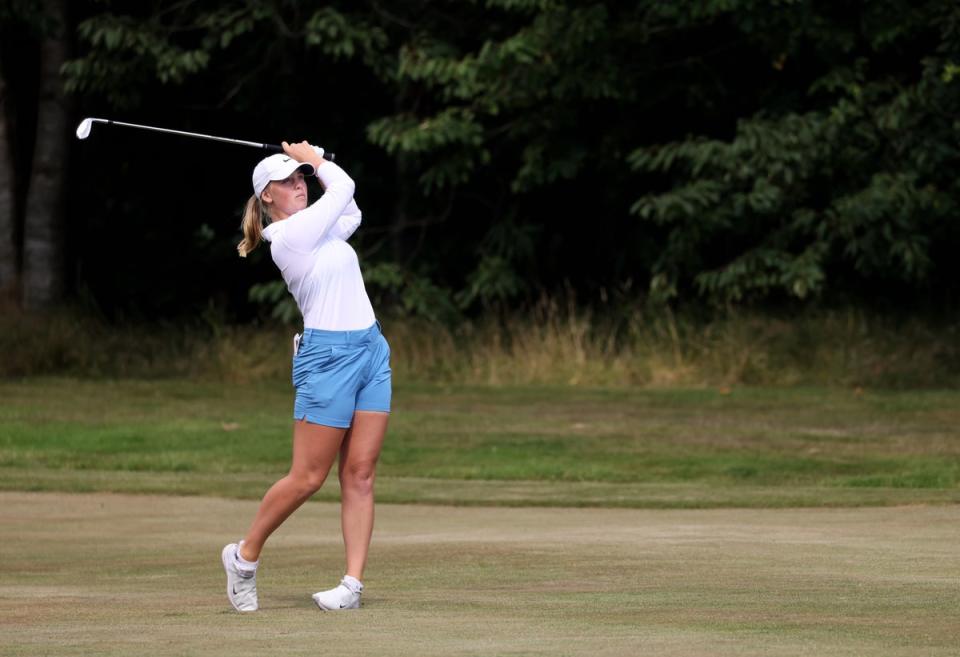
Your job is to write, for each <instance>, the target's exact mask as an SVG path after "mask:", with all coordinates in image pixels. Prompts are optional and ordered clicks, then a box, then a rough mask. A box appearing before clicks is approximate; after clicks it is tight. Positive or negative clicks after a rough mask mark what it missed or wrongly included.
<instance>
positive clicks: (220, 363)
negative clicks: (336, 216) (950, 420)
mask: <svg viewBox="0 0 960 657" xmlns="http://www.w3.org/2000/svg"><path fill="white" fill-rule="evenodd" d="M383 324H384V330H385V333H386V335H387V337H388V338H389V340H390V343H391V347H392V350H393V358H392V365H393V369H394V373H395V377H396V380H397V381H400V382H440V383H461V384H481V385H484V384H489V385H500V384H510V385H522V384H554V385H574V386H576V385H583V386H643V387H670V386H685V387H691V386H692V387H696V386H733V385H774V386H793V385H826V386H863V387H897V388H904V387H954V386H957V385H958V384H960V322H957V321H954V322H944V321H934V320H931V319H924V318H917V317H911V318H889V317H881V316H877V315H872V314H870V313H866V312H863V311H859V310H844V311H830V312H826V311H821V312H808V313H804V314H800V315H797V316H794V317H790V318H785V317H780V316H773V315H770V314H762V313H742V314H732V315H727V316H724V317H718V318H714V319H711V320H709V321H703V320H695V319H692V318H689V317H683V316H681V317H677V316H675V315H674V314H673V313H672V312H671V311H670V310H669V309H661V310H659V311H658V310H650V309H646V308H643V307H639V306H638V307H636V308H630V309H628V310H627V311H626V312H623V311H621V312H619V313H617V315H616V317H614V316H613V314H612V313H611V314H610V316H598V315H597V314H595V313H593V312H592V311H590V310H585V309H583V308H579V307H577V305H576V304H575V303H573V302H572V301H563V302H561V301H558V300H557V299H543V300H541V301H540V302H539V303H538V304H536V305H535V306H534V307H533V308H531V309H529V310H527V311H525V312H517V313H513V314H507V315H504V316H497V317H494V316H489V317H483V318H481V319H479V320H476V321H471V322H464V323H462V324H460V325H459V326H456V327H452V328H451V327H448V326H444V325H440V324H437V323H433V322H428V321H425V320H422V319H416V318H384V319H383ZM294 331H295V329H294V328H291V327H283V326H276V325H270V326H259V325H242V326H229V325H222V324H219V323H216V322H214V323H211V322H205V323H204V322H198V323H196V324H193V325H189V326H185V325H182V324H175V323H169V324H164V325H160V326H157V325H151V326H138V325H124V326H112V325H108V324H106V323H104V322H102V321H98V320H95V319H92V318H89V317H84V316H82V315H78V314H75V313H69V312H63V313H54V314H50V315H46V316H27V315H23V314H20V313H17V312H12V311H8V312H5V313H3V314H2V316H0V354H2V356H0V376H3V377H8V378H9V377H21V376H34V375H68V376H82V377H120V378H125V377H132V378H145V377H146V378H151V377H190V378H196V379H202V380H213V381H215V380H228V381H234V382H254V381H265V380H283V379H285V378H287V377H288V376H289V372H290V355H291V348H292V347H291V336H292V334H293V333H294Z"/></svg>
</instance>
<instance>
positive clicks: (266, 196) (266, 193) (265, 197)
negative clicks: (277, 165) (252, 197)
mask: <svg viewBox="0 0 960 657" xmlns="http://www.w3.org/2000/svg"><path fill="white" fill-rule="evenodd" d="M260 200H261V201H263V202H264V203H273V197H272V196H270V183H267V186H266V187H264V188H263V191H262V192H260Z"/></svg>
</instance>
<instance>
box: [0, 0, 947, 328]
mask: <svg viewBox="0 0 960 657" xmlns="http://www.w3.org/2000/svg"><path fill="white" fill-rule="evenodd" d="M58 7H59V10H58ZM0 19H2V27H0V29H2V35H3V43H2V46H0V56H2V72H3V77H4V79H5V81H6V93H5V95H4V117H5V120H6V122H7V126H8V130H7V133H6V134H7V135H8V139H7V141H8V144H6V145H5V146H4V147H5V148H7V149H8V151H9V152H11V153H12V160H11V161H12V169H13V173H14V181H15V182H14V187H13V188H14V190H15V192H16V193H15V194H14V197H15V199H14V204H13V206H12V208H7V209H4V210H3V211H4V212H6V213H7V216H8V220H7V222H6V223H7V224H10V225H11V227H12V228H11V229H10V233H11V235H12V237H11V238H10V241H11V242H12V244H13V245H14V248H13V249H12V252H13V253H14V256H13V257H14V259H15V261H16V265H17V266H16V269H17V271H18V272H21V271H24V270H25V269H24V268H25V261H26V260H27V259H28V256H27V255H26V254H27V253H28V251H27V250H26V249H25V248H24V246H23V243H24V235H25V234H26V233H27V232H28V227H29V226H30V222H31V221H32V218H31V217H32V214H31V213H32V210H31V206H30V203H29V202H28V201H27V198H28V189H29V187H30V184H31V178H32V175H33V174H32V173H31V171H32V168H31V164H32V163H33V161H34V160H35V159H36V158H37V153H38V152H40V149H42V148H44V147H43V146H42V142H41V141H40V140H38V139H37V138H36V137H35V135H36V134H37V130H38V127H39V125H40V124H41V123H42V121H41V120H40V119H38V118H37V117H38V115H39V112H38V108H39V107H41V106H42V104H43V103H42V94H41V93H40V89H41V88H42V86H43V76H44V73H43V68H42V67H41V61H42V60H43V57H44V52H45V47H46V46H45V44H48V43H49V40H50V39H57V40H60V41H61V42H63V43H65V44H66V45H67V48H68V52H69V56H68V58H67V60H66V61H65V63H64V64H63V66H62V67H61V73H60V78H59V82H60V83H61V84H64V85H65V88H66V90H67V92H68V93H67V95H66V96H64V99H63V100H62V102H61V103H60V106H61V108H62V110H63V112H64V113H65V114H66V115H67V116H68V117H69V121H67V123H68V124H69V126H71V127H72V126H75V125H76V124H77V122H79V120H80V119H81V118H82V117H85V116H103V117H108V118H114V119H118V120H125V121H130V122H134V123H144V124H151V125H158V126H163V127H169V128H175V129H180V130H187V131H195V132H201V133H209V134H215V135H222V136H228V137H235V138H240V139H248V140H255V141H266V142H274V143H276V142H279V141H280V140H282V139H287V140H300V139H308V140H310V141H312V142H314V143H318V144H320V145H323V146H324V147H326V148H328V149H329V150H333V151H335V152H337V154H338V161H339V162H340V163H341V164H342V166H344V167H345V168H346V170H347V171H348V172H349V173H350V174H351V175H352V176H353V177H354V178H355V179H356V180H357V183H358V188H357V200H358V203H359V204H360V206H361V208H362V209H363V211H364V225H363V228H362V229H361V231H359V232H358V234H357V236H356V237H355V238H354V245H355V247H356V248H357V250H358V252H359V253H360V256H361V260H362V263H363V265H364V271H365V276H366V279H367V283H368V287H369V288H370V291H371V294H372V295H373V296H375V298H376V301H377V303H378V304H380V306H381V307H383V306H388V307H391V308H393V309H395V310H398V311H403V312H407V313H412V314H419V315H424V316H428V317H433V318H439V319H450V320H455V319H456V318H457V317H460V316H462V315H463V314H472V313H477V312H478V311H481V310H487V309H491V308H508V307H516V306H522V305H524V304H525V303H528V302H529V301H530V300H531V299H533V298H535V297H536V296H537V295H539V294H540V293H541V292H542V291H544V290H546V291H554V290H558V289H563V288H572V289H573V290H574V291H575V293H576V294H577V295H578V297H579V298H581V299H584V300H588V299H593V298H597V297H598V296H600V295H620V296H621V297H623V298H624V299H629V300H631V301H640V300H644V299H647V300H653V301H656V302H658V303H664V302H666V303H671V304H688V305H691V304H692V305H697V306H701V307H704V308H711V307H730V306H740V305H752V306H761V307H763V306H767V307H782V306H784V305H787V306H789V307H793V306H810V305H836V304H851V303H852V304H858V305H863V304H865V305H879V306H880V307H883V308H893V307H897V308H902V307H908V308H920V307H922V308H924V309H927V310H930V309H942V308H950V307H951V306H952V305H955V303H956V296H955V292H954V291H953V288H954V287H955V285H953V282H954V281H955V280H956V279H957V275H958V273H960V268H958V265H957V264H956V263H957V258H956V257H955V256H954V252H955V250H956V248H957V246H958V245H960V228H958V222H957V220H956V217H957V210H958V207H957V200H956V199H957V198H958V192H960V189H958V183H957V177H956V172H957V169H958V167H957V164H958V156H960V149H958V136H960V112H958V110H960V69H958V67H960V9H958V8H957V6H956V5H954V4H953V3H944V2H920V3H917V2H913V3H907V2H902V1H896V0H888V1H884V2H865V1H861V2H829V3H828V2H812V1H803V0H796V1H790V0H782V1H780V2H754V1H751V0H711V1H705V2H674V3H662V2H652V1H637V2H616V3H615V2H590V1H567V2H564V1H560V0H557V1H551V0H539V1H535V0H529V1H527V0H488V1H486V2H480V1H477V2H444V1H438V0H418V1H413V0H410V1H401V2H392V3H380V2H332V3H323V4H320V3H314V2H293V1H289V0H272V1H254V0H245V1H240V0H232V1H227V2H212V1H203V0H196V1H192V2H191V1H186V0H176V1H155V2H146V3H132V2H120V1H119V0H99V1H94V0H87V1H79V2H71V3H69V4H67V3H57V2H53V1H50V2H46V3H41V4H40V5H36V6H35V5H34V4H33V3H25V2H22V1H18V0H5V2H3V3H2V10H0ZM63 139H65V140H69V141H68V145H69V150H68V151H67V153H68V155H67V157H66V159H65V162H64V163H63V167H62V170H61V173H60V174H59V175H60V177H61V178H62V183H63V190H62V193H63V194H64V196H65V199H66V203H65V204H64V205H63V210H62V213H63V221H62V223H61V224H59V225H60V226H61V228H60V230H61V231H62V233H61V234H62V238H63V245H64V249H63V252H62V255H61V256H58V258H57V259H56V260H55V264H54V265H51V266H55V267H62V269H63V272H64V274H65V279H66V284H65V286H64V289H63V293H62V294H60V295H52V296H51V297H50V298H49V299H48V301H47V302H46V303H47V304H52V303H58V302H59V301H60V299H62V298H63V297H64V296H65V297H66V298H67V299H74V300H79V301H81V302H82V303H83V304H86V305H87V306H89V307H92V308H96V309H98V310H99V311H100V312H102V313H103V314H104V315H106V316H109V317H126V316H133V317H143V318H155V317H161V316H162V317H171V316H177V315H181V314H185V313H197V312H216V313H218V314H222V315H224V316H226V317H228V318H231V319H237V320H245V319H249V318H251V317H253V316H254V315H256V314H258V313H264V312H269V308H273V309H275V310H278V311H279V312H280V314H281V315H282V314H283V313H285V312H286V313H289V305H288V304H289V302H288V301H285V295H284V293H283V290H282V287H279V284H278V282H277V276H276V273H275V271H274V269H273V265H272V263H271V262H270V260H269V254H268V253H267V252H266V250H265V249H260V250H259V251H257V252H256V253H255V254H254V255H253V256H252V257H251V258H249V259H247V260H241V259H239V258H237V257H236V252H235V249H234V245H235V243H236V241H237V240H238V239H239V232H238V224H239V218H240V212H241V208H242V204H243V202H244V201H245V200H246V198H247V197H248V196H249V194H250V182H249V177H250V172H251V170H252V167H253V166H254V164H255V163H256V162H257V160H258V159H259V158H260V157H261V154H259V153H258V152H256V151H254V150H253V149H245V148H242V147H237V146H230V145H221V144H214V143H209V142H203V141H196V140H190V139H184V138H178V137H172V136H159V135H155V134H151V133H146V132H140V131H130V130H126V129H122V128H114V127H102V126H101V127H95V128H94V131H93V134H92V136H91V137H90V139H88V140H87V141H82V142H81V141H77V140H75V139H73V138H72V135H71V134H64V135H63ZM0 283H3V281H0ZM6 283H7V285H6V289H8V290H11V289H12V290H13V292H11V294H12V296H13V297H15V298H19V297H20V296H23V297H26V298H31V297H30V295H29V294H26V293H23V294H22V295H21V294H20V293H19V292H18V291H17V289H16V288H17V286H11V285H10V284H9V281H7V282H6ZM30 284H31V283H30V282H29V280H26V277H24V280H23V281H22V282H19V283H18V284H17V285H18V286H25V285H30ZM0 287H4V286H3V285H0ZM251 289H252V290H253V292H252V298H253V299H254V300H258V301H260V302H261V303H251V302H250V299H251Z"/></svg>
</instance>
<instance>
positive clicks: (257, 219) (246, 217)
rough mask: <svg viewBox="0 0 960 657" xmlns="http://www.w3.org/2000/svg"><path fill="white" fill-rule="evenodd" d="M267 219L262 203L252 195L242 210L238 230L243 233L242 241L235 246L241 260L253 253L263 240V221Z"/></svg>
mask: <svg viewBox="0 0 960 657" xmlns="http://www.w3.org/2000/svg"><path fill="white" fill-rule="evenodd" d="M266 218H269V215H268V214H267V212H266V210H265V209H264V207H263V202H261V200H260V199H258V198H257V195H256V194H254V195H253V196H251V197H250V200H248V201H247V206H246V207H245V208H244V210H243V220H242V221H241V222H240V229H241V230H242V231H243V240H241V241H240V243H239V244H237V252H239V253H240V257H241V258H246V257H247V254H248V253H250V252H251V251H253V250H254V249H255V248H257V246H258V245H259V244H260V242H261V240H263V223H264V219H266Z"/></svg>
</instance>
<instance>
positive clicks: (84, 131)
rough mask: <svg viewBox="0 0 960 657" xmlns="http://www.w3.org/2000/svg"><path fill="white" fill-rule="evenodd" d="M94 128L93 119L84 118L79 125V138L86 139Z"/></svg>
mask: <svg viewBox="0 0 960 657" xmlns="http://www.w3.org/2000/svg"><path fill="white" fill-rule="evenodd" d="M92 129H93V119H84V120H83V121H81V122H80V125H78V126H77V139H86V138H87V137H89V136H90V131H91V130H92Z"/></svg>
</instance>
